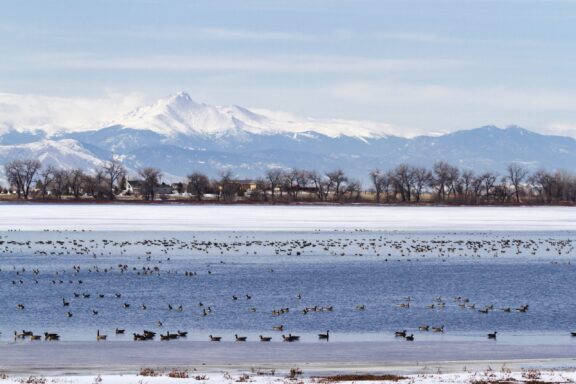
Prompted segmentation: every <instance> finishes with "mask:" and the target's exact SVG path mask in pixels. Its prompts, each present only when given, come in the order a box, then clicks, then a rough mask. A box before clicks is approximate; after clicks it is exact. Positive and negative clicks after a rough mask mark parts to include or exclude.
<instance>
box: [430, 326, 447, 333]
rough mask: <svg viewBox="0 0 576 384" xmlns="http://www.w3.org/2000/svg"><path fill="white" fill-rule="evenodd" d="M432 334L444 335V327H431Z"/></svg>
mask: <svg viewBox="0 0 576 384" xmlns="http://www.w3.org/2000/svg"><path fill="white" fill-rule="evenodd" d="M432 332H438V333H444V326H443V325H441V326H439V327H432Z"/></svg>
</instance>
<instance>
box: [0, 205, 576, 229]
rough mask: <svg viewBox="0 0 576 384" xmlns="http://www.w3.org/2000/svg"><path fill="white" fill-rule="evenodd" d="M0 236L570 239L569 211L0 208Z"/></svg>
mask: <svg viewBox="0 0 576 384" xmlns="http://www.w3.org/2000/svg"><path fill="white" fill-rule="evenodd" d="M0 217H1V218H2V220H0V230H23V231H40V230H44V229H52V230H56V229H58V230H81V229H82V230H93V231H313V230H356V229H363V230H378V231H576V208H573V207H396V206H395V207H391V206H318V205H311V206H264V205H229V206H223V205H185V204H162V205H144V204H134V205H132V204H34V203H29V204H14V203H3V204H0Z"/></svg>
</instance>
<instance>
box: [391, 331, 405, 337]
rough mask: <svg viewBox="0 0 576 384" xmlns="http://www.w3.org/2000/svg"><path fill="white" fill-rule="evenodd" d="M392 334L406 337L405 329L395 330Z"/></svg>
mask: <svg viewBox="0 0 576 384" xmlns="http://www.w3.org/2000/svg"><path fill="white" fill-rule="evenodd" d="M394 336H396V337H406V330H403V331H396V332H394Z"/></svg>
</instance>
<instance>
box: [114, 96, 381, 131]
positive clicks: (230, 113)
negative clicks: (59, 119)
mask: <svg viewBox="0 0 576 384" xmlns="http://www.w3.org/2000/svg"><path fill="white" fill-rule="evenodd" d="M115 123H116V124H117V125H122V126H124V127H129V128H134V129H141V130H152V131H154V132H156V133H159V134H162V135H166V136H168V137H175V136H178V135H184V136H212V137H222V136H236V137H242V136H243V135H245V134H246V133H250V134H256V135H273V134H292V135H296V136H298V135H302V134H304V135H305V134H307V133H309V132H316V133H320V134H323V135H326V136H328V137H340V136H350V137H357V138H376V137H382V136H384V135H385V134H384V132H385V130H386V129H387V128H389V126H388V125H386V124H377V123H371V122H365V121H352V120H338V119H332V120H330V119H310V118H308V119H302V118H298V117H295V116H292V115H290V114H286V113H281V112H273V111H267V110H254V111H253V110H249V109H246V108H243V107H239V106H212V105H206V104H203V103H197V102H195V101H194V100H192V98H191V97H190V95H188V94H187V93H186V92H180V93H178V94H176V95H174V96H172V97H170V98H168V99H162V100H159V101H157V102H156V103H154V104H152V105H149V106H145V107H141V108H138V109H136V110H135V111H132V112H130V113H128V114H127V115H125V116H124V117H123V118H122V119H121V120H120V121H116V122H115Z"/></svg>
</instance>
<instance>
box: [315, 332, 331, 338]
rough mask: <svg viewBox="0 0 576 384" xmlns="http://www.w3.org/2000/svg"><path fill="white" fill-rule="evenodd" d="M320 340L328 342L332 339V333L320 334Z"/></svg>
mask: <svg viewBox="0 0 576 384" xmlns="http://www.w3.org/2000/svg"><path fill="white" fill-rule="evenodd" d="M318 338H319V339H322V340H328V339H329V338H330V331H326V333H319V334H318Z"/></svg>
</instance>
